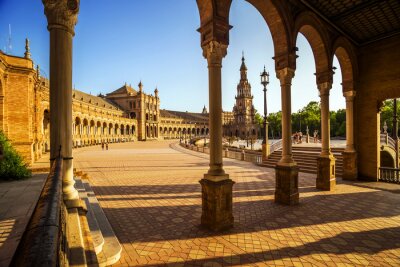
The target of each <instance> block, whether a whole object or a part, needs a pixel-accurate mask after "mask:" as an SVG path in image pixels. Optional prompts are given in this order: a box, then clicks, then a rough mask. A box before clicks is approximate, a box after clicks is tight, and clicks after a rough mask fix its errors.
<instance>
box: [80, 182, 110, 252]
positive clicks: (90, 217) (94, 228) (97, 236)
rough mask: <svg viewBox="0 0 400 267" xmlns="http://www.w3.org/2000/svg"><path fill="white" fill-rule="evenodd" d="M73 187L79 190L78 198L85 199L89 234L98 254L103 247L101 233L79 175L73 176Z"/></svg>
mask: <svg viewBox="0 0 400 267" xmlns="http://www.w3.org/2000/svg"><path fill="white" fill-rule="evenodd" d="M75 188H76V189H77V190H78V192H79V197H80V199H81V200H83V201H85V204H86V207H87V209H88V211H87V213H86V217H87V221H88V224H89V229H90V234H91V236H92V240H93V247H94V250H95V252H96V254H99V253H100V252H101V250H102V249H103V245H104V238H103V234H102V233H101V231H100V227H99V224H98V222H97V219H96V216H95V214H94V212H93V209H91V206H90V202H89V198H88V196H87V193H86V190H85V187H84V185H83V182H82V180H81V179H80V178H79V177H76V178H75Z"/></svg>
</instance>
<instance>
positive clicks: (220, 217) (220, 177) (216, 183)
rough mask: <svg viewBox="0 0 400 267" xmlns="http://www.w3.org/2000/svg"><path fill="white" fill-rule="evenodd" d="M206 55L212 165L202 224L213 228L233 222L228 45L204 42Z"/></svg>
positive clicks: (204, 189) (204, 182) (206, 178)
mask: <svg viewBox="0 0 400 267" xmlns="http://www.w3.org/2000/svg"><path fill="white" fill-rule="evenodd" d="M202 48H203V56H204V57H205V58H206V59H207V62H208V78H209V106H210V113H209V121H210V144H209V146H210V169H209V170H208V173H206V174H204V178H203V179H202V180H201V181H200V184H201V186H202V215H201V224H202V225H203V226H206V227H207V228H210V229H212V230H222V229H226V228H230V227H232V226H233V215H232V186H233V184H234V182H233V181H232V180H231V179H229V175H228V174H226V173H225V171H224V169H223V164H222V90H221V68H222V58H223V57H224V56H225V55H226V52H227V45H224V44H221V43H219V42H216V41H210V42H209V43H207V44H206V45H203V47H202Z"/></svg>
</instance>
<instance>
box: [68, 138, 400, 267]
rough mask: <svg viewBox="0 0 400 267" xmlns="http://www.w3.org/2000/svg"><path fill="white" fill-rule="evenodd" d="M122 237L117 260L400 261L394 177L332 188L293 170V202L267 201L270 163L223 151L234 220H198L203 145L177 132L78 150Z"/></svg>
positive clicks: (187, 262)
mask: <svg viewBox="0 0 400 267" xmlns="http://www.w3.org/2000/svg"><path fill="white" fill-rule="evenodd" d="M75 158H76V161H75V162H76V167H77V168H79V169H80V170H82V171H84V172H85V173H87V175H88V180H89V182H90V184H91V186H92V188H93V191H94V192H95V194H96V197H97V199H98V201H99V203H100V205H101V207H102V208H103V210H104V212H105V214H106V216H107V218H108V220H109V222H110V224H111V226H112V228H113V229H114V231H115V234H116V236H117V238H118V239H119V241H120V242H121V245H122V254H121V258H120V260H119V261H118V262H117V263H116V264H115V266H165V264H168V265H167V266H365V265H370V266H398V265H399V264H400V250H399V246H400V243H399V242H400V241H399V240H400V229H399V225H400V206H399V205H398V203H399V201H400V194H399V193H400V185H396V184H385V183H378V182H376V183H366V182H346V181H342V180H341V179H338V185H337V188H336V190H335V191H334V192H325V191H319V190H316V188H315V175H312V174H305V173H300V174H299V191H300V199H301V200H300V204H299V205H298V206H292V207H291V206H284V205H276V204H275V203H274V195H273V194H274V190H275V176H274V170H273V169H265V168H262V167H258V166H256V165H254V164H252V163H249V162H243V161H238V160H233V159H224V163H225V169H226V170H227V172H229V174H230V177H231V179H232V180H233V181H234V182H235V185H234V186H233V214H234V218H235V226H234V227H233V228H232V229H231V230H228V231H225V232H210V231H208V230H206V229H204V228H202V227H201V226H200V215H201V187H200V184H199V183H198V180H199V177H201V175H202V173H204V171H205V170H206V169H207V168H208V155H206V154H203V153H199V152H195V151H191V150H187V149H185V148H182V147H180V146H179V145H178V144H177V143H176V142H175V143H174V142H171V141H159V142H146V143H143V142H135V143H126V144H112V145H110V148H109V150H108V151H105V150H104V151H102V150H101V147H99V146H95V147H89V148H82V149H79V150H77V151H75Z"/></svg>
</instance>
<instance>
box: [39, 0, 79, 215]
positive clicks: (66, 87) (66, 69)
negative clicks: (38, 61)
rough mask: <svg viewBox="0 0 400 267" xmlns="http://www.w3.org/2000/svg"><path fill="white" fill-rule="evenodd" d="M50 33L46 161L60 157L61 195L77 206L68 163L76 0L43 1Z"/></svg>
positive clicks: (70, 152) (70, 160) (75, 192)
mask: <svg viewBox="0 0 400 267" xmlns="http://www.w3.org/2000/svg"><path fill="white" fill-rule="evenodd" d="M43 4H44V7H45V14H46V16H47V21H48V27H47V28H48V30H49V32H50V125H51V127H50V136H51V137H50V144H51V145H50V158H51V159H52V160H54V159H55V158H56V157H58V155H59V149H60V147H61V156H62V157H63V160H64V163H63V196H64V200H65V202H66V205H67V206H68V207H74V206H78V205H80V202H79V197H78V191H77V190H76V189H75V188H74V184H75V181H74V179H73V162H72V159H73V158H72V38H73V36H74V27H75V24H76V22H77V14H78V11H79V0H68V1H67V0H59V1H51V0H43Z"/></svg>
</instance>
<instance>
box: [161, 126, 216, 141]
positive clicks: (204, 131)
mask: <svg viewBox="0 0 400 267" xmlns="http://www.w3.org/2000/svg"><path fill="white" fill-rule="evenodd" d="M159 134H160V137H163V138H164V139H180V138H192V137H199V136H205V135H208V134H209V128H206V127H196V128H190V127H189V128H181V127H171V126H170V127H166V126H160V128H159Z"/></svg>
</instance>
